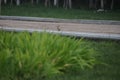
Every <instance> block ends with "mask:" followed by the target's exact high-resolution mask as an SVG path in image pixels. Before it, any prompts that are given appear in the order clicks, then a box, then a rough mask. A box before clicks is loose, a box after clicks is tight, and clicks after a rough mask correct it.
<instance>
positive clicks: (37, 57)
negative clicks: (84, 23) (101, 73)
mask: <svg viewBox="0 0 120 80" xmlns="http://www.w3.org/2000/svg"><path fill="white" fill-rule="evenodd" d="M81 43H82V41H81V40H76V39H70V38H67V37H61V36H60V35H52V34H49V33H37V32H34V33H32V34H30V33H28V32H21V33H14V32H5V31H0V80H30V79H31V80H39V79H41V78H42V79H43V78H49V77H51V76H55V75H57V74H64V73H67V72H68V71H69V70H70V69H72V70H73V71H74V70H76V69H78V70H79V69H82V70H83V69H86V68H92V67H93V66H94V65H95V64H96V58H95V55H96V54H95V52H94V50H93V49H92V48H87V47H86V46H82V45H80V44H81Z"/></svg>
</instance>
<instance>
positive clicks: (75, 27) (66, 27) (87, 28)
mask: <svg viewBox="0 0 120 80" xmlns="http://www.w3.org/2000/svg"><path fill="white" fill-rule="evenodd" d="M0 26H1V27H12V28H25V29H30V28H31V29H43V30H55V31H70V32H90V33H108V34H120V25H109V24H101V25H100V24H81V23H56V22H35V21H34V22H33V21H17V20H0Z"/></svg>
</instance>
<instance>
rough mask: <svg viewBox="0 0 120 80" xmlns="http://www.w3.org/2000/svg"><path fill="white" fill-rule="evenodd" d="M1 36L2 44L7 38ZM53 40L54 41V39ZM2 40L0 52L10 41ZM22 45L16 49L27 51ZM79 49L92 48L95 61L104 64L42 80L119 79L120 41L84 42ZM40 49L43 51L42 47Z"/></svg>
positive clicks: (77, 69) (73, 70) (71, 70)
mask: <svg viewBox="0 0 120 80" xmlns="http://www.w3.org/2000/svg"><path fill="white" fill-rule="evenodd" d="M7 34H8V33H7ZM1 35H2V36H3V34H1ZM9 35H11V34H9ZM14 35H16V37H19V38H21V39H23V40H24V38H25V39H27V37H25V36H26V35H24V37H22V36H21V37H20V35H21V34H19V35H18V34H14ZM2 36H0V38H1V42H2V39H3V37H7V35H4V36H3V37H2ZM12 38H14V39H16V38H15V37H12ZM36 39H37V41H39V40H38V39H40V38H37V37H36V38H33V40H36ZM46 39H47V37H45V38H44V39H40V40H43V41H45V42H46ZM54 39H55V40H56V38H54ZM61 39H63V40H64V41H65V42H67V43H68V41H66V40H68V38H64V37H63V38H62V37H61ZM61 39H60V40H58V41H61ZM65 39H66V40H65ZM69 39H70V38H69ZM4 40H5V42H6V45H4V48H2V47H1V46H0V49H1V51H3V49H5V46H9V45H8V44H9V41H11V40H12V39H10V40H9V39H5V38H4ZM23 40H22V41H23ZM47 40H48V41H47V42H48V43H50V44H51V41H50V42H49V39H47ZM50 40H51V38H50ZM71 40H72V41H73V39H71ZM18 41H19V40H16V41H14V42H15V43H18ZM45 42H43V43H45ZM54 42H55V43H56V41H54ZM38 43H39V42H38ZM75 43H76V41H75ZM24 44H27V42H26V43H24ZM24 44H23V43H22V44H20V45H16V48H17V47H24V48H23V50H24V49H27V45H25V46H21V45H24ZM31 44H32V43H31ZM46 44H47V43H46ZM59 44H60V45H62V44H63V42H62V43H59ZM70 44H71V45H74V44H72V43H70ZM36 45H37V44H36ZM51 45H52V44H51ZM57 45H58V44H57ZM77 45H78V44H77ZM34 46H35V45H34ZM69 46H70V45H69ZM9 47H11V49H12V48H14V47H15V45H12V46H9ZM32 47H33V46H31V48H32ZM53 47H55V46H53ZM71 47H72V46H71ZM80 47H81V48H83V47H87V49H91V48H93V49H94V50H95V52H96V53H97V54H98V55H97V60H98V61H100V62H103V63H105V64H101V63H100V64H97V65H95V66H94V68H93V69H88V68H87V69H85V70H81V69H79V68H76V69H74V68H70V69H68V70H67V71H66V73H65V74H64V75H63V74H60V75H54V76H52V77H49V78H46V79H43V80H119V79H120V76H119V75H120V41H111V40H100V41H94V40H84V41H81V42H80ZM42 49H44V47H43V48H42ZM51 49H52V48H51ZM44 50H45V49H44ZM47 50H49V49H47ZM65 51H66V50H65ZM68 51H69V50H68ZM5 52H6V51H5ZM13 52H14V51H13ZM31 52H32V51H31ZM46 59H47V58H46ZM9 60H11V59H9ZM31 61H32V60H31ZM9 66H10V65H9ZM14 69H15V68H13V70H14ZM4 80H5V79H4ZM7 80H8V79H7ZM16 80H17V79H16ZM22 80H23V79H22ZM29 80H37V79H29Z"/></svg>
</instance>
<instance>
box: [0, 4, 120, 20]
mask: <svg viewBox="0 0 120 80" xmlns="http://www.w3.org/2000/svg"><path fill="white" fill-rule="evenodd" d="M1 14H2V15H9V16H32V17H47V18H48V17H49V18H65V19H95V20H120V10H116V11H107V12H104V13H97V12H95V10H87V9H86V10H84V9H68V10H66V9H63V8H54V7H50V8H46V7H44V6H42V5H28V4H22V5H20V6H15V5H12V6H11V5H3V6H2V13H1Z"/></svg>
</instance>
